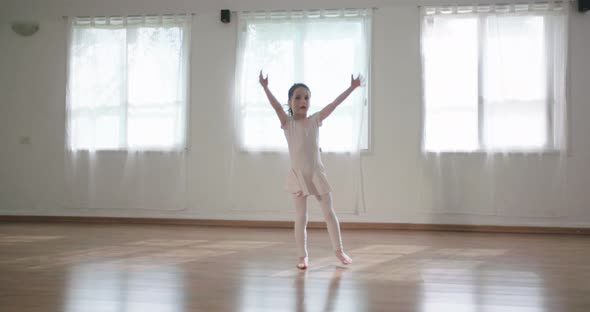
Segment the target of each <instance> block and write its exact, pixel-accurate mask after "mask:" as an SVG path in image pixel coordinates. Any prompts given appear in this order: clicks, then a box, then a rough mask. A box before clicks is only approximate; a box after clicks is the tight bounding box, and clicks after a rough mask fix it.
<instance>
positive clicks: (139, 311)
mask: <svg viewBox="0 0 590 312" xmlns="http://www.w3.org/2000/svg"><path fill="white" fill-rule="evenodd" d="M183 274H184V273H183V272H182V271H181V270H180V269H179V267H177V266H160V267H158V270H149V271H147V270H139V269H133V268H129V267H128V268H122V267H121V266H118V265H112V264H94V263H88V264H80V265H77V266H75V267H72V269H71V270H70V271H69V273H68V277H67V278H68V280H67V283H66V287H67V290H66V297H65V302H64V307H65V311H66V312H82V311H83V312H111V311H112V312H115V311H116V312H120V311H125V312H151V311H158V312H181V311H185V309H184V302H185V298H184V290H185V285H184V282H183V280H184V279H183Z"/></svg>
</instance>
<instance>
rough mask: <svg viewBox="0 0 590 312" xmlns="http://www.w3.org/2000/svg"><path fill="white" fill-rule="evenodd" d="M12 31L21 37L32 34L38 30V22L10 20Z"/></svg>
mask: <svg viewBox="0 0 590 312" xmlns="http://www.w3.org/2000/svg"><path fill="white" fill-rule="evenodd" d="M10 27H11V28H12V31H14V32H15V33H17V34H18V35H21V36H23V37H28V36H32V35H33V34H35V33H36V32H37V31H38V30H39V22H25V21H20V22H12V24H11V25H10Z"/></svg>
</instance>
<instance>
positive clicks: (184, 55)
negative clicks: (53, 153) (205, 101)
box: [67, 16, 190, 150]
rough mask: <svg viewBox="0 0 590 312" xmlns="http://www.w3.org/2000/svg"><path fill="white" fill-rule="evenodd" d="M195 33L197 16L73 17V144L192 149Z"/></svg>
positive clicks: (91, 147) (70, 86) (94, 147)
mask: <svg viewBox="0 0 590 312" xmlns="http://www.w3.org/2000/svg"><path fill="white" fill-rule="evenodd" d="M189 36H190V16H138V17H111V18H75V19H73V20H72V21H71V23H70V40H69V62H68V63H69V76H68V105H67V106H68V134H67V136H68V145H69V148H70V149H71V150H127V149H134V150H164V149H182V148H185V146H186V134H185V133H186V111H187V109H186V107H187V69H188V57H189V54H188V49H189Z"/></svg>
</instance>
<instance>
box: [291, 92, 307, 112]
mask: <svg viewBox="0 0 590 312" xmlns="http://www.w3.org/2000/svg"><path fill="white" fill-rule="evenodd" d="M310 97H311V94H310V93H309V90H307V89H306V88H304V87H299V88H297V89H295V92H293V96H292V97H291V99H290V100H289V107H291V110H292V111H293V116H307V110H308V109H309V98H310Z"/></svg>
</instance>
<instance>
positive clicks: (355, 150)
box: [230, 9, 372, 212]
mask: <svg viewBox="0 0 590 312" xmlns="http://www.w3.org/2000/svg"><path fill="white" fill-rule="evenodd" d="M371 15H372V14H371V11H370V10H365V9H341V10H339V9H334V10H302V11H270V12H267V11H265V12H240V13H239V15H238V52H237V62H236V63H237V64H236V92H235V101H234V103H235V104H234V107H233V109H234V133H235V136H234V150H233V155H232V169H231V176H230V184H231V186H230V197H231V198H232V200H233V202H234V203H235V204H236V205H241V206H244V205H247V206H248V205H249V206H252V204H248V203H255V202H256V200H255V196H256V195H255V194H258V195H259V193H256V192H253V191H252V190H249V189H248V187H247V186H245V185H247V183H248V181H251V180H252V179H254V178H255V177H254V176H255V175H256V172H268V175H269V176H272V178H271V180H270V181H266V179H265V180H264V181H261V182H259V183H263V184H264V183H265V181H266V182H268V185H260V184H257V186H258V188H261V189H272V190H277V191H282V190H283V183H282V182H283V181H284V176H285V174H286V173H287V172H288V158H287V155H286V151H287V143H286V139H285V137H284V133H283V131H282V129H281V128H280V122H279V120H278V118H277V116H276V114H275V112H274V110H273V109H272V107H271V106H270V104H269V103H268V100H267V98H266V96H265V94H264V92H263V90H262V88H261V87H260V85H259V82H258V73H259V71H260V70H263V73H264V74H265V75H266V74H268V76H269V88H270V89H271V91H272V92H273V94H274V95H275V97H276V98H277V99H278V100H279V102H281V103H283V105H284V107H285V110H287V108H288V107H287V102H288V95H287V91H288V89H289V88H290V87H291V85H293V83H296V82H303V83H305V84H306V85H307V86H309V87H310V89H311V105H310V114H313V113H314V112H315V111H319V110H321V109H322V108H323V107H324V106H325V105H327V104H329V103H330V102H331V101H333V100H334V99H335V98H336V97H337V96H338V95H339V94H340V93H341V92H343V91H344V90H345V89H346V88H347V87H348V86H349V85H350V77H351V74H354V75H355V76H356V75H358V74H360V75H362V76H363V77H364V81H365V84H364V86H370V82H369V81H368V80H369V78H370V53H371V51H370V46H371ZM368 103H369V88H368V87H363V88H358V89H357V90H355V92H354V93H353V94H351V95H350V97H349V98H348V99H347V100H346V101H345V102H343V103H342V104H341V105H340V106H339V107H338V108H337V109H336V110H335V111H334V113H333V114H332V115H330V117H329V118H327V119H326V120H325V121H324V123H323V125H322V127H321V128H320V148H321V150H322V152H324V153H326V152H329V153H332V152H333V153H335V154H329V155H326V154H324V157H323V159H324V163H325V165H326V168H327V172H328V176H329V178H330V181H331V182H332V181H334V182H336V181H335V178H336V177H340V176H342V177H341V179H342V180H346V181H349V182H350V183H349V184H347V185H344V186H343V187H342V188H346V189H347V190H346V192H347V195H350V196H352V197H353V198H352V199H351V198H346V200H342V202H346V203H354V204H353V205H354V206H355V207H354V211H356V212H361V211H364V209H365V208H364V200H363V198H362V197H363V196H362V167H361V159H360V155H359V152H360V151H361V150H362V149H366V148H368V141H369V140H368V116H369V114H368ZM270 151H272V152H277V151H278V152H279V154H269V153H268V152H270ZM260 152H264V153H263V154H260ZM326 156H329V157H326ZM329 158H335V159H338V160H342V159H344V160H345V162H346V165H345V167H346V168H347V169H346V170H345V171H346V172H333V174H331V173H330V167H331V166H330V160H329ZM261 159H267V160H268V159H270V161H261ZM256 165H260V166H261V167H260V168H258V169H259V170H256V169H252V168H256V167H255V166H256ZM253 166H254V167H253ZM262 166H263V167H262ZM276 172H279V174H276V175H275V173H276ZM277 179H278V181H277ZM277 182H279V183H277ZM342 191H343V192H344V190H342ZM281 195H282V196H281V197H283V198H284V197H285V194H281ZM335 196H336V200H338V196H339V192H338V189H336V190H335ZM342 197H344V196H342ZM277 206H280V204H279V200H278V199H277ZM336 206H337V207H338V205H336ZM237 209H247V210H252V209H256V208H253V207H250V208H237ZM278 209H280V208H278Z"/></svg>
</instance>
